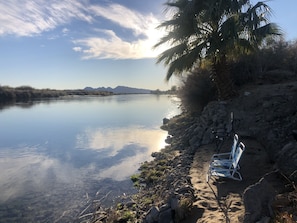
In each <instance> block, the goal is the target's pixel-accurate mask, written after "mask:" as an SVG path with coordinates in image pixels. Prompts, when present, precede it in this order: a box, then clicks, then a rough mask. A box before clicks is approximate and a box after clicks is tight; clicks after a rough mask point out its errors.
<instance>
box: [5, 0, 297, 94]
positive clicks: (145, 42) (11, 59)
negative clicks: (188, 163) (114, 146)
mask: <svg viewBox="0 0 297 223" xmlns="http://www.w3.org/2000/svg"><path fill="white" fill-rule="evenodd" d="M165 2H166V0H152V1H147V0H5V1H4V0H1V1H0V85H1V86H11V87H17V86H32V87H34V88H51V89H82V88H84V87H87V86H89V87H103V86H104V87H116V86H118V85H124V86H130V87H137V88H145V89H151V90H155V89H160V90H167V89H170V88H171V86H172V85H176V84H177V83H178V82H177V81H176V79H173V80H171V81H169V82H168V83H167V82H166V81H165V76H166V71H167V68H166V67H164V66H163V65H162V64H156V57H157V55H158V54H159V53H161V52H162V51H163V50H164V49H165V48H159V49H157V50H156V49H155V50H153V49H152V46H153V45H154V44H155V43H157V42H158V40H159V39H160V38H161V37H162V36H163V35H164V34H165V33H164V32H163V31H162V30H158V29H156V27H157V26H158V25H159V24H160V23H161V22H162V21H164V20H166V19H167V18H168V17H167V15H166V14H165V11H166V10H165V9H166V8H165V6H164V3H165ZM252 2H253V3H255V2H256V1H252ZM267 4H268V5H269V6H270V7H271V8H272V10H273V15H272V17H271V18H270V20H271V22H276V23H277V24H278V25H279V26H280V27H281V28H282V31H283V33H284V34H285V39H286V40H295V39H297V29H296V28H295V26H296V25H295V24H294V23H295V22H296V21H297V14H296V13H295V10H296V9H297V1H296V0H286V1H282V0H272V1H268V2H267Z"/></svg>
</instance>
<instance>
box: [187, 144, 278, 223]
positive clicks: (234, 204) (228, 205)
mask: <svg viewBox="0 0 297 223" xmlns="http://www.w3.org/2000/svg"><path fill="white" fill-rule="evenodd" d="M240 141H242V142H243V143H244V144H245V145H246V150H245V151H244V153H243V156H242V159H241V160H240V167H241V169H240V172H241V175H242V177H243V180H242V181H235V180H232V179H225V178H211V180H210V181H209V182H208V183H207V182H206V173H207V170H208V165H209V161H210V158H211V156H212V154H214V153H215V150H216V145H215V144H209V145H205V146H201V147H200V148H199V149H198V150H197V152H196V154H195V157H194V160H193V164H192V168H191V170H190V176H191V181H192V184H193V186H194V188H195V191H196V198H197V199H196V201H195V203H194V208H193V210H192V213H191V216H190V217H189V218H188V219H187V220H186V221H184V223H195V222H197V223H198V222H199V223H200V222H208V223H212V222H213V223H216V222H232V223H236V222H243V217H244V213H245V208H244V204H243V199H242V196H243V192H244V190H245V189H246V188H247V187H248V186H249V185H252V184H254V183H256V182H257V181H259V179H260V178H261V177H262V176H263V175H264V174H265V173H267V172H269V171H272V170H273V166H272V164H271V163H270V162H269V159H268V157H267V153H266V152H265V151H264V148H263V146H262V145H261V144H259V143H258V142H257V141H255V140H251V139H240ZM230 149H231V141H227V142H225V143H224V145H223V150H222V151H228V150H230Z"/></svg>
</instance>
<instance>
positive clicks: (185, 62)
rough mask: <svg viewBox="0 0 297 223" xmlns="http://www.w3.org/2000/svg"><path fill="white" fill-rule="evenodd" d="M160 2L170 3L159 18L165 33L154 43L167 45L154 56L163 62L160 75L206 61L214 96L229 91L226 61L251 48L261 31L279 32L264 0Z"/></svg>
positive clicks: (178, 72)
mask: <svg viewBox="0 0 297 223" xmlns="http://www.w3.org/2000/svg"><path fill="white" fill-rule="evenodd" d="M166 5H167V6H168V8H169V9H174V11H173V17H172V19H170V20H167V21H164V22H163V23H161V24H160V26H159V28H165V29H166V31H167V34H166V35H165V36H164V37H163V38H161V39H160V41H159V42H158V43H157V44H156V45H155V47H159V46H160V45H164V44H168V43H169V44H170V46H171V47H170V48H169V49H167V50H165V51H164V52H162V53H161V54H160V55H159V58H158V61H157V63H160V62H163V63H164V64H165V65H166V66H168V71H167V75H166V80H169V79H170V78H171V77H172V75H173V74H175V75H182V74H183V73H184V72H187V71H190V70H191V69H193V68H194V67H196V66H199V65H201V63H202V62H203V61H205V60H207V61H210V62H211V64H212V77H211V78H212V80H213V81H214V83H215V85H216V88H217V91H218V96H219V99H228V98H230V97H232V96H234V95H235V90H234V86H233V82H232V80H231V77H230V72H229V69H228V61H230V60H231V59H232V58H234V57H235V56H236V55H239V54H242V53H247V52H251V51H252V50H255V49H257V48H258V47H259V46H260V45H261V44H262V42H263V41H264V40H265V38H266V37H268V36H274V35H280V31H279V29H278V27H277V26H276V25H275V24H273V23H269V20H268V17H269V15H270V8H269V7H268V5H267V4H265V3H264V2H258V3H257V4H255V5H254V6H253V5H251V3H250V1H249V0H172V1H169V2H167V3H166Z"/></svg>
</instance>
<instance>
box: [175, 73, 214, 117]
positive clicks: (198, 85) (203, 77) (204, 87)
mask: <svg viewBox="0 0 297 223" xmlns="http://www.w3.org/2000/svg"><path fill="white" fill-rule="evenodd" d="M210 77H211V75H210V70H208V69H198V68H197V69H196V70H194V71H193V72H192V73H190V74H189V75H188V76H187V78H186V80H184V81H182V83H183V84H182V86H181V87H180V88H179V92H178V96H179V97H180V99H181V103H182V106H183V108H184V109H186V110H187V111H189V112H201V111H202V109H203V108H204V107H205V106H206V105H207V104H208V102H210V101H212V100H215V99H216V98H217V92H216V88H215V86H214V84H213V82H212V81H211V79H210Z"/></svg>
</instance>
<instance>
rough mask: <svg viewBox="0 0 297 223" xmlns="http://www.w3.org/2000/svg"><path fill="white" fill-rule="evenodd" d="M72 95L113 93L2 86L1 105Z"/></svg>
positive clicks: (109, 93)
mask: <svg viewBox="0 0 297 223" xmlns="http://www.w3.org/2000/svg"><path fill="white" fill-rule="evenodd" d="M72 95H81V96H82V95H97V96H107V95H112V93H111V92H103V91H86V90H79V89H77V90H53V89H35V88H32V87H29V86H23V87H17V88H12V87H8V86H0V104H1V105H5V104H12V103H15V102H28V101H31V100H35V99H48V98H58V97H64V96H72Z"/></svg>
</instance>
